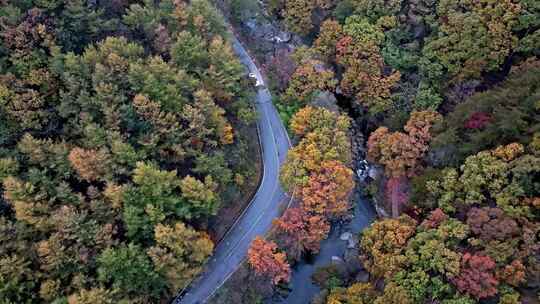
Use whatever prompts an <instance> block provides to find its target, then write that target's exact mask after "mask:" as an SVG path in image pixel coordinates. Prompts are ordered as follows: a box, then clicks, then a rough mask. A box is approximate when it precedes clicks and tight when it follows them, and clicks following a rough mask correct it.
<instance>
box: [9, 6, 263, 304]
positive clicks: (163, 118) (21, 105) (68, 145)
mask: <svg viewBox="0 0 540 304" xmlns="http://www.w3.org/2000/svg"><path fill="white" fill-rule="evenodd" d="M0 6H1V7H0V180H1V181H2V182H1V183H0V185H1V186H0V190H1V192H2V195H1V196H0V303H4V304H8V303H56V304H60V303H69V304H77V303H78V304H83V303H87V304H90V303H92V304H97V303H159V302H167V301H168V300H169V299H170V298H171V296H173V295H175V294H176V293H177V292H178V291H179V290H181V289H182V288H184V287H185V286H186V284H187V283H189V281H190V280H191V279H193V278H194V277H195V276H196V275H197V274H198V273H199V272H200V271H201V270H202V267H203V265H204V263H205V261H206V259H207V258H208V256H209V255H210V254H211V253H212V250H213V247H214V242H213V240H212V239H211V238H210V235H209V234H208V233H207V232H206V231H208V227H209V223H213V222H216V220H215V219H216V216H217V215H218V214H219V212H220V210H223V209H224V208H228V207H230V206H231V205H236V204H240V201H241V200H245V198H243V196H248V195H249V193H248V192H249V191H248V190H249V188H250V187H251V188H253V187H254V186H256V183H257V172H256V168H255V161H253V159H254V157H257V155H258V152H257V150H256V149H254V148H253V147H254V145H255V146H256V145H257V143H256V142H254V143H252V140H251V139H250V140H248V138H249V136H252V135H251V134H250V133H249V132H251V131H253V126H254V121H255V119H256V113H255V111H254V110H253V109H252V106H251V104H250V96H251V94H252V93H251V92H252V90H251V89H249V87H250V82H249V80H248V78H247V77H246V76H245V72H244V68H243V66H242V65H241V64H240V62H239V61H238V60H237V58H236V56H235V55H234V53H233V51H232V48H231V46H230V44H229V42H228V41H227V31H226V26H225V23H224V21H223V19H222V17H221V15H220V14H219V13H218V11H217V10H216V9H215V8H214V7H213V6H212V5H211V3H209V2H207V1H206V0H193V1H182V0H176V1H172V0H163V1H151V0H148V1H127V0H112V1H83V0H70V1H63V0H15V1H11V0H3V1H0ZM250 130H251V131H250ZM253 184H255V185H253ZM212 237H215V238H218V237H219V236H212Z"/></svg>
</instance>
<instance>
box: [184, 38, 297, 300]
mask: <svg viewBox="0 0 540 304" xmlns="http://www.w3.org/2000/svg"><path fill="white" fill-rule="evenodd" d="M231 39H232V45H233V48H234V51H235V52H236V54H237V56H238V58H239V59H240V61H241V62H242V63H243V64H244V65H245V66H246V68H247V69H248V70H249V72H250V73H254V74H255V75H256V76H257V79H258V81H259V83H264V81H263V78H262V75H261V73H260V71H259V69H258V68H257V66H256V65H255V63H254V62H253V60H252V59H251V57H250V56H249V54H248V53H247V51H246V49H245V48H244V47H243V46H242V44H241V43H240V41H238V39H237V38H236V37H234V36H233V37H232V38H231ZM256 108H257V111H258V113H259V118H258V121H257V127H258V130H259V140H260V143H261V146H262V160H263V168H264V172H263V177H262V181H261V184H260V186H259V189H258V190H257V193H256V194H255V196H254V197H253V199H252V201H251V202H250V204H249V206H248V207H247V208H246V210H245V211H244V213H243V214H242V215H241V216H240V217H239V219H238V220H237V222H236V223H235V224H234V225H233V226H232V227H231V229H230V230H229V232H228V233H227V235H226V236H225V237H224V238H223V239H222V240H221V242H220V243H219V244H218V245H217V247H216V249H215V251H214V254H213V255H212V257H210V259H209V261H208V263H207V265H206V267H205V270H204V272H203V273H202V274H201V275H200V276H199V277H198V278H197V279H196V280H195V281H193V282H192V283H191V285H190V287H189V288H188V289H186V292H184V293H183V294H182V295H180V296H179V297H177V298H176V299H175V300H174V301H173V304H202V303H206V302H207V301H208V300H209V299H210V297H211V296H212V295H213V294H214V293H215V291H216V290H217V289H219V287H221V286H222V285H223V283H225V281H226V280H227V279H228V278H229V277H230V276H231V275H232V274H233V273H234V271H235V270H236V269H237V268H238V266H239V265H240V263H241V262H242V261H243V260H244V259H245V256H246V254H247V250H248V247H249V245H250V243H251V241H252V240H253V239H254V238H255V236H257V235H263V234H265V233H266V232H267V231H268V230H269V229H270V227H271V226H272V220H273V219H274V218H276V217H278V216H279V215H280V213H281V211H283V209H284V208H285V207H286V206H287V204H288V202H289V199H288V197H287V195H286V193H285V192H284V191H283V189H282V188H281V185H280V184H279V169H280V166H281V164H283V162H284V161H285V157H286V155H287V151H288V149H289V147H290V140H289V137H288V135H287V132H286V130H285V128H284V126H283V123H282V122H281V119H280V117H279V115H278V113H277V110H276V108H275V107H274V105H273V104H272V100H271V95H270V92H269V91H268V89H266V88H264V87H259V89H258V91H257V96H256ZM253 140H256V139H253Z"/></svg>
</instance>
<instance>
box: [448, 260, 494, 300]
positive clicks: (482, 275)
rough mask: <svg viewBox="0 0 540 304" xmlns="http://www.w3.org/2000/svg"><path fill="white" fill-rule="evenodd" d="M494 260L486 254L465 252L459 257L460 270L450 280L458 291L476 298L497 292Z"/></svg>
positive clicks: (486, 296) (489, 295)
mask: <svg viewBox="0 0 540 304" xmlns="http://www.w3.org/2000/svg"><path fill="white" fill-rule="evenodd" d="M494 269H495V261H493V259H492V258H490V257H488V256H481V255H472V254H470V253H465V254H464V255H463V257H462V258H461V271H460V273H459V275H458V276H457V277H455V278H454V279H453V280H452V282H453V283H454V285H456V287H457V289H458V290H459V291H460V292H463V293H468V294H470V295H471V296H473V297H475V298H476V299H482V298H488V297H492V296H494V295H495V294H497V285H499V281H498V280H497V278H495V274H494Z"/></svg>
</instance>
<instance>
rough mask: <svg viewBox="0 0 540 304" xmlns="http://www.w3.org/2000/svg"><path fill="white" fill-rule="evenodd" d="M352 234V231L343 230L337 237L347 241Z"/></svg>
mask: <svg viewBox="0 0 540 304" xmlns="http://www.w3.org/2000/svg"><path fill="white" fill-rule="evenodd" d="M352 236H353V235H352V233H350V232H344V233H342V234H341V236H340V237H339V239H340V240H342V241H348V240H350V239H351V238H352Z"/></svg>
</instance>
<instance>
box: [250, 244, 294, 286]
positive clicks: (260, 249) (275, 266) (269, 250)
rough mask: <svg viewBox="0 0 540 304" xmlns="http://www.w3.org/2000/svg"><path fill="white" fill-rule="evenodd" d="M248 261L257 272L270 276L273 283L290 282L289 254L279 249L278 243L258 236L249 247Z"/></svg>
mask: <svg viewBox="0 0 540 304" xmlns="http://www.w3.org/2000/svg"><path fill="white" fill-rule="evenodd" d="M248 261H249V264H250V265H251V267H252V268H253V269H254V270H255V273H257V274H259V275H261V276H265V277H268V278H270V280H272V283H273V284H274V285H275V284H278V283H279V282H288V281H289V278H290V276H291V268H290V266H289V263H287V256H286V254H285V253H283V252H278V251H277V245H276V243H274V242H272V241H266V240H264V239H262V238H261V237H260V236H258V237H256V238H255V239H254V240H253V242H251V246H250V247H249V249H248Z"/></svg>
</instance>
